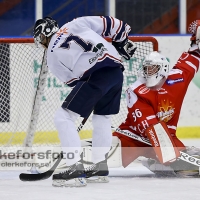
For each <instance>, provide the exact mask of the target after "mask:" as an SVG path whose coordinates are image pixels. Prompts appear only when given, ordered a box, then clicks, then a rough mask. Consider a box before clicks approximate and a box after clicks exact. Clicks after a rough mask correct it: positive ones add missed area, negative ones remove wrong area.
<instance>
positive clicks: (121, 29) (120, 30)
mask: <svg viewBox="0 0 200 200" xmlns="http://www.w3.org/2000/svg"><path fill="white" fill-rule="evenodd" d="M125 25H126V23H124V22H122V25H121V28H120V29H119V33H118V34H117V36H116V38H115V40H116V41H117V40H120V39H121V37H122V34H123V32H124V31H125Z"/></svg>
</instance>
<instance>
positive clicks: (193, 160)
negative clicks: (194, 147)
mask: <svg viewBox="0 0 200 200" xmlns="http://www.w3.org/2000/svg"><path fill="white" fill-rule="evenodd" d="M112 129H113V130H115V131H116V132H117V133H120V134H122V135H125V136H127V137H130V138H132V139H135V140H137V141H140V142H143V143H145V144H148V145H150V146H151V143H150V142H149V140H148V139H147V138H144V137H140V136H139V135H136V134H134V133H132V132H131V131H128V130H121V129H120V128H115V127H113V126H112ZM178 158H179V159H181V160H183V161H185V162H188V163H190V164H193V165H196V166H198V167H200V159H198V158H195V157H193V156H190V155H189V154H187V153H185V152H183V151H180V157H178Z"/></svg>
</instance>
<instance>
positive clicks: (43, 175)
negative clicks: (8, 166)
mask: <svg viewBox="0 0 200 200" xmlns="http://www.w3.org/2000/svg"><path fill="white" fill-rule="evenodd" d="M88 118H89V116H88V117H86V118H84V119H83V120H82V122H81V124H80V125H79V127H78V128H77V131H78V132H79V131H80V130H81V129H82V128H83V125H84V124H85V123H86V121H87V119H88ZM62 158H63V153H62V152H61V153H60V155H59V157H58V158H57V159H56V160H55V163H54V164H53V166H52V167H51V169H49V170H48V171H46V172H43V173H39V174H26V173H21V174H20V175H19V179H20V180H21V181H40V180H45V179H48V178H49V177H50V176H51V175H52V174H53V173H54V171H55V169H56V167H57V166H58V165H59V163H60V161H61V160H62Z"/></svg>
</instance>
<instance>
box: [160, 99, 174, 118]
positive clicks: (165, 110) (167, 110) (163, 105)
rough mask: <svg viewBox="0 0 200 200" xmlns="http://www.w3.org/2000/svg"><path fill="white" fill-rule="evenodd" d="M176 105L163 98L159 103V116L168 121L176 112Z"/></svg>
mask: <svg viewBox="0 0 200 200" xmlns="http://www.w3.org/2000/svg"><path fill="white" fill-rule="evenodd" d="M174 110H175V108H174V105H173V104H172V102H171V101H170V100H162V101H161V102H160V103H159V104H158V113H157V117H158V118H159V119H160V120H161V121H164V122H168V121H169V120H170V119H171V118H172V117H173V114H174Z"/></svg>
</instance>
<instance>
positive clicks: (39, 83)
mask: <svg viewBox="0 0 200 200" xmlns="http://www.w3.org/2000/svg"><path fill="white" fill-rule="evenodd" d="M129 39H130V40H132V41H133V42H134V43H135V46H137V50H136V52H135V54H134V55H133V57H132V58H131V59H130V60H129V61H127V60H123V63H124V66H125V71H124V83H123V91H122V96H121V105H120V112H119V114H117V115H115V116H113V117H112V126H114V127H117V126H118V125H120V124H121V123H122V122H123V121H124V120H125V118H126V115H127V109H126V99H125V90H126V88H127V87H128V85H130V84H131V83H133V82H135V81H136V79H137V70H138V68H139V67H140V66H141V63H142V60H143V59H144V56H145V55H147V54H148V53H150V52H152V51H157V50H158V42H157V40H156V39H155V38H153V37H140V36H138V37H129ZM44 54H45V51H44V49H40V48H36V46H35V45H34V41H33V39H31V38H20V39H5V38H4V39H0V148H3V147H31V146H36V147H37V146H41V145H44V146H48V145H49V146H50V145H53V146H54V145H56V146H57V145H59V144H60V141H59V138H58V132H57V131H56V128H55V126H54V122H53V118H54V113H55V111H56V109H58V108H59V107H60V106H61V104H62V102H63V101H64V100H65V98H66V97H67V95H68V94H69V93H70V91H71V88H69V87H68V86H67V85H65V84H63V83H62V82H60V81H59V80H58V79H57V78H55V77H54V76H53V75H52V74H51V73H50V72H49V71H48V68H47V66H46V59H45V55H44ZM81 120H82V119H80V120H79V121H77V122H76V123H77V127H78V125H79V124H80V123H81ZM79 134H80V137H81V139H86V138H91V135H92V125H91V119H90V118H89V119H88V120H87V122H86V124H85V125H84V127H83V128H82V130H81V131H80V133H79Z"/></svg>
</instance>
